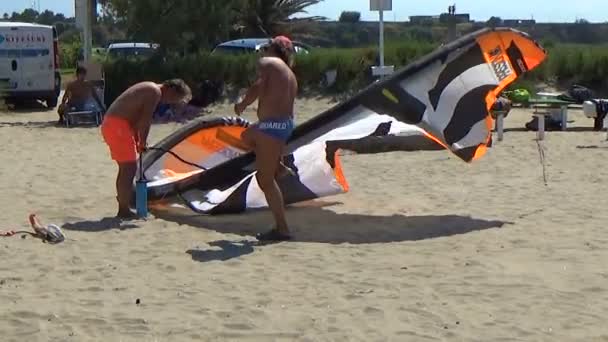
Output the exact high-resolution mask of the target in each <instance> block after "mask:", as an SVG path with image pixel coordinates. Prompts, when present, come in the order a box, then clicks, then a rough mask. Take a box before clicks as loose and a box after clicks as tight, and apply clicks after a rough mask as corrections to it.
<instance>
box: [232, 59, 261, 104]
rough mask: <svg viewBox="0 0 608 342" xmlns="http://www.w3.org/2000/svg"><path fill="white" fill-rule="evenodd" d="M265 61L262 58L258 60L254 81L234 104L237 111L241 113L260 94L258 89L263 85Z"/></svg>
mask: <svg viewBox="0 0 608 342" xmlns="http://www.w3.org/2000/svg"><path fill="white" fill-rule="evenodd" d="M266 74H267V72H266V63H265V62H264V61H263V59H262V60H260V61H258V66H257V75H256V80H255V82H254V83H253V84H252V85H251V87H249V89H247V93H246V94H245V97H244V98H243V99H242V100H241V102H240V103H238V104H237V105H236V106H235V109H236V110H237V113H239V114H240V113H241V112H242V111H243V110H245V108H247V106H249V105H250V104H252V103H253V102H254V101H255V100H257V99H258V97H259V96H260V91H261V90H262V89H263V87H264V82H265V81H266Z"/></svg>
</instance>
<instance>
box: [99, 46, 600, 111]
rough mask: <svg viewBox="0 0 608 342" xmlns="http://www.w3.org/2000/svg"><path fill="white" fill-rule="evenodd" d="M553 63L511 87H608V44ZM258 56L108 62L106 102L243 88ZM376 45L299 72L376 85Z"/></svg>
mask: <svg viewBox="0 0 608 342" xmlns="http://www.w3.org/2000/svg"><path fill="white" fill-rule="evenodd" d="M436 47H437V46H436V45H433V44H429V43H419V42H410V43H407V44H403V43H402V44H391V43H388V44H387V46H386V50H385V51H386V52H385V63H386V64H387V65H395V67H396V68H401V67H403V66H405V65H407V64H409V63H410V62H412V61H413V60H415V59H417V58H419V57H421V56H423V55H426V54H428V53H430V52H431V51H433V50H434V49H435V48H436ZM548 53H549V55H548V58H547V60H546V61H545V62H544V63H543V64H542V65H541V66H540V67H538V68H537V69H535V70H534V71H533V72H531V73H529V74H526V76H525V77H523V78H522V79H520V80H518V81H517V82H516V83H515V84H513V85H512V86H511V87H510V88H511V89H513V88H518V87H523V88H526V89H528V90H530V91H531V92H534V91H535V85H536V84H537V83H539V82H547V83H550V84H556V83H559V84H561V85H567V84H570V83H574V82H576V83H580V84H582V85H585V86H587V87H590V88H592V89H594V90H603V89H608V77H607V76H606V75H608V46H588V45H551V46H550V48H549V49H548ZM257 58H258V56H257V55H254V54H251V55H241V56H212V55H209V54H208V53H203V54H199V55H190V56H186V57H165V58H162V57H154V58H151V59H148V60H141V59H139V60H135V59H134V60H120V61H107V62H106V63H105V66H104V68H105V71H106V84H107V87H106V88H107V89H106V101H107V103H110V102H112V101H113V100H114V99H115V98H116V97H117V96H118V95H119V94H120V93H121V92H122V91H124V90H125V89H126V88H127V87H129V86H130V85H132V84H134V83H136V82H139V81H144V80H149V81H157V82H160V81H162V80H165V79H168V78H175V77H179V78H183V79H184V80H185V81H186V82H187V83H188V84H190V85H191V86H193V90H194V91H196V89H195V88H196V86H195V85H197V84H199V83H200V82H202V81H203V80H211V81H215V82H222V83H224V84H226V85H227V86H231V87H236V88H243V87H247V86H248V85H249V84H251V82H252V81H253V80H254V77H255V64H256V60H257ZM377 59H378V56H377V49H376V48H374V47H369V48H357V49H315V50H313V52H311V53H310V54H308V55H299V56H298V57H297V59H296V63H295V66H294V71H295V72H296V75H297V76H298V81H299V83H300V87H301V88H302V90H304V91H306V90H321V89H322V90H323V91H324V92H330V93H331V92H333V93H344V92H353V91H357V90H358V89H360V88H362V87H365V86H366V85H368V84H369V83H370V82H371V81H372V77H371V66H373V65H377V63H378V60H377ZM329 70H337V72H338V73H337V79H336V82H335V83H334V84H333V85H332V86H331V87H329V88H325V87H323V86H322V84H323V80H324V77H325V72H326V71H329Z"/></svg>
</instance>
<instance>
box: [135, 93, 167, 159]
mask: <svg viewBox="0 0 608 342" xmlns="http://www.w3.org/2000/svg"><path fill="white" fill-rule="evenodd" d="M145 97H146V101H144V104H143V106H142V111H141V117H140V118H139V121H138V125H137V144H138V146H137V148H138V150H139V151H140V152H141V151H143V149H144V148H145V147H146V142H147V141H148V134H149V133H150V125H152V117H153V115H154V110H155V109H156V107H157V106H158V104H159V103H160V98H161V92H160V90H159V89H151V90H150V91H149V92H148V93H146V96H145Z"/></svg>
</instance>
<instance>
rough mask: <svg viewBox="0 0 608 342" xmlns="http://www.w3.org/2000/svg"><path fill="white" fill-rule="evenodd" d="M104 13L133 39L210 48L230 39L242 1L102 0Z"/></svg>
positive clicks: (178, 47)
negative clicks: (123, 28)
mask: <svg viewBox="0 0 608 342" xmlns="http://www.w3.org/2000/svg"><path fill="white" fill-rule="evenodd" d="M100 3H101V4H102V6H103V8H104V12H106V13H108V14H109V15H110V16H111V17H113V18H115V20H116V21H117V22H120V23H122V24H124V26H125V28H126V37H127V38H128V39H130V40H138V41H149V42H154V43H158V44H160V46H161V49H163V50H165V51H170V50H173V51H180V52H181V51H185V50H186V51H191V52H196V51H198V50H200V49H204V48H210V47H212V46H213V45H215V44H217V43H218V42H220V41H222V40H224V39H226V38H228V36H229V33H230V32H231V31H232V29H233V24H234V23H235V22H236V18H237V14H238V10H239V5H240V4H241V0H222V1H200V0H103V1H100Z"/></svg>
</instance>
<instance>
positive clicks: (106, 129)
mask: <svg viewBox="0 0 608 342" xmlns="http://www.w3.org/2000/svg"><path fill="white" fill-rule="evenodd" d="M190 97H191V90H190V87H188V85H187V84H186V83H185V82H184V81H183V80H181V79H172V80H167V81H165V82H163V83H162V84H158V83H154V82H140V83H137V84H135V85H133V86H131V87H130V88H128V89H127V90H125V91H124V92H123V93H122V94H121V95H120V96H119V97H118V98H117V99H116V100H115V101H114V102H113V103H112V105H111V106H110V108H108V111H107V113H106V115H105V116H104V119H103V123H102V124H101V134H102V135H103V139H104V140H105V142H106V144H107V145H108V147H109V149H110V155H111V157H112V159H113V160H114V161H116V163H117V164H118V175H117V177H116V193H117V196H116V199H117V200H118V214H117V217H119V218H123V219H133V218H136V215H135V214H134V213H133V212H131V209H130V204H131V203H132V187H133V180H134V179H135V173H136V172H137V153H141V152H143V151H144V149H145V147H146V141H147V139H148V133H149V132H150V125H151V123H152V116H153V114H154V110H155V109H156V108H157V106H158V105H159V104H161V103H162V104H177V103H181V102H187V101H189V99H190Z"/></svg>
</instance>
